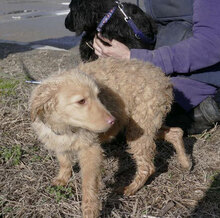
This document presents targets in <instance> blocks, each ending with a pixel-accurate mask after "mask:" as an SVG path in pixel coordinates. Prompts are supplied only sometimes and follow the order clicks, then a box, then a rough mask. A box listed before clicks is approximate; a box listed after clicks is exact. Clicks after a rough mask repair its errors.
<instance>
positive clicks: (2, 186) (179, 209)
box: [0, 50, 220, 218]
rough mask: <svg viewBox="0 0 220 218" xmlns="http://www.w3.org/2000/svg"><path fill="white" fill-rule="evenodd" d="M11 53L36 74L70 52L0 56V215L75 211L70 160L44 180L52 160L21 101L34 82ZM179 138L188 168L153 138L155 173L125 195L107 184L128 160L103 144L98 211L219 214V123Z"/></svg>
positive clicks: (122, 174)
mask: <svg viewBox="0 0 220 218" xmlns="http://www.w3.org/2000/svg"><path fill="white" fill-rule="evenodd" d="M18 57H22V58H23V59H24V62H25V63H27V66H28V67H29V68H30V72H31V73H34V75H35V77H36V78H37V79H41V78H43V77H46V76H47V75H49V74H50V73H51V72H55V71H57V70H59V67H60V65H59V66H58V65H56V63H61V64H63V68H65V67H67V66H68V63H71V64H72V63H73V59H75V56H74V55H73V54H72V53H71V52H70V53H68V52H63V53H62V52H61V51H39V50H36V51H32V52H26V53H18V54H13V55H11V56H10V55H9V56H8V57H7V58H5V59H3V60H1V61H0V69H1V79H0V92H1V96H0V97H1V101H0V103H4V105H3V106H0V217H3V218H8V217H54V218H58V217H63V218H66V217H68V218H69V217H74V218H80V217H81V177H80V171H79V167H77V159H74V163H75V164H74V167H73V176H72V178H71V179H70V181H69V183H68V186H66V187H53V186H51V181H52V179H53V178H54V177H55V176H56V173H57V171H58V163H57V161H56V159H55V158H54V157H53V154H48V151H46V150H45V149H43V148H42V147H41V144H40V142H39V141H38V140H37V138H36V135H35V133H34V132H33V131H32V128H31V122H30V116H29V109H28V100H29V97H30V93H31V90H32V89H33V87H34V85H27V84H23V81H24V79H25V73H24V72H23V71H22V69H21V67H20V62H19V58H18ZM61 66H62V65H61ZM42 72H43V73H42ZM184 141H185V145H186V149H187V151H188V153H189V154H190V155H191V156H192V159H193V168H192V170H191V171H190V172H188V171H184V170H182V169H181V168H180V167H179V165H178V162H177V160H176V157H175V152H174V150H173V148H172V147H171V146H169V147H168V146H167V144H166V143H165V144H159V145H158V154H157V156H156V158H155V164H156V166H157V171H156V173H155V174H154V175H153V176H152V177H151V178H150V179H149V180H148V181H147V183H146V184H145V186H144V187H143V188H142V189H141V190H139V191H138V192H137V193H136V194H135V195H134V196H132V197H124V196H120V195H118V194H117V193H116V192H115V191H114V190H115V188H117V186H119V185H121V184H124V183H127V182H129V180H130V178H131V177H132V175H133V173H134V172H133V171H132V170H130V166H131V162H132V160H131V159H130V158H129V157H128V156H126V154H124V153H123V147H124V144H123V142H117V144H114V143H113V144H111V145H107V146H106V148H107V150H108V153H107V154H106V157H107V158H106V159H105V160H104V162H103V168H102V169H101V171H102V178H103V186H102V189H101V190H100V195H99V196H100V199H101V201H102V211H101V214H102V215H101V217H103V218H111V217H118V218H119V217H120V218H121V217H123V218H128V217H129V218H130V217H131V218H142V217H148V216H153V217H158V216H159V215H160V214H162V215H163V216H162V217H169V218H175V217H181V218H182V217H213V218H214V217H220V207H219V205H220V204H219V202H220V194H219V192H220V191H219V187H220V146H219V145H220V128H219V127H218V126H216V127H215V128H214V129H213V130H211V131H208V132H206V133H204V134H201V135H198V136H192V137H188V138H185V139H184ZM167 208H168V209H169V210H168V209H167Z"/></svg>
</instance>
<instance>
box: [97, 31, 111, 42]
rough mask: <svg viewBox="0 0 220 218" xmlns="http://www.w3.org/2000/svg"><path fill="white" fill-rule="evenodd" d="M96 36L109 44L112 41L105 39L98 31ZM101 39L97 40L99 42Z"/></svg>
mask: <svg viewBox="0 0 220 218" xmlns="http://www.w3.org/2000/svg"><path fill="white" fill-rule="evenodd" d="M98 37H99V38H100V39H101V40H102V41H104V42H106V43H108V44H109V45H112V41H111V40H109V39H107V38H104V37H103V36H102V35H101V34H100V33H98ZM101 40H99V41H100V42H101Z"/></svg>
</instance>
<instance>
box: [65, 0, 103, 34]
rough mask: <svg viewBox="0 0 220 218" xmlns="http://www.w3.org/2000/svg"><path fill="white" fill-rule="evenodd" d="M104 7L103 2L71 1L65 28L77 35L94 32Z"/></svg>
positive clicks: (99, 0)
mask: <svg viewBox="0 0 220 218" xmlns="http://www.w3.org/2000/svg"><path fill="white" fill-rule="evenodd" d="M105 5H106V3H105V1H104V0H72V1H71V3H70V5H69V7H70V12H69V14H68V15H67V17H66V19H65V27H66V28H67V29H69V30H70V31H72V32H76V34H77V35H79V34H81V33H82V32H83V31H91V30H94V29H95V28H96V26H97V22H98V20H99V19H100V18H99V15H100V12H102V11H103V8H104V7H105Z"/></svg>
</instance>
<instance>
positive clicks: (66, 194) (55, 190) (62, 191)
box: [46, 186, 73, 202]
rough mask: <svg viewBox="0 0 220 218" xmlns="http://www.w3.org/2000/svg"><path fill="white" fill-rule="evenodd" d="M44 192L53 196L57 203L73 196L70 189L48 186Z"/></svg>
mask: <svg viewBox="0 0 220 218" xmlns="http://www.w3.org/2000/svg"><path fill="white" fill-rule="evenodd" d="M46 191H47V192H48V193H49V194H51V195H53V196H54V197H55V199H56V201H57V202H60V201H61V200H62V199H68V198H71V196H72V195H73V193H72V188H71V187H63V186H49V187H47V189H46Z"/></svg>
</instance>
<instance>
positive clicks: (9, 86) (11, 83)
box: [0, 78, 19, 96]
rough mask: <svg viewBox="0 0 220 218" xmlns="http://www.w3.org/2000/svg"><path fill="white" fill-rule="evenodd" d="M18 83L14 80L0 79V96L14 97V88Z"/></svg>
mask: <svg viewBox="0 0 220 218" xmlns="http://www.w3.org/2000/svg"><path fill="white" fill-rule="evenodd" d="M18 83H19V81H18V80H15V79H3V78H0V95H3V96H9V95H16V91H15V88H16V86H17V85H18Z"/></svg>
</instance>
